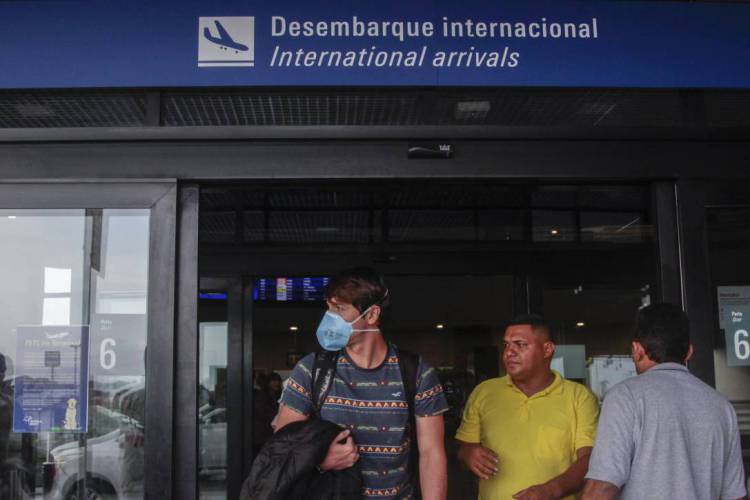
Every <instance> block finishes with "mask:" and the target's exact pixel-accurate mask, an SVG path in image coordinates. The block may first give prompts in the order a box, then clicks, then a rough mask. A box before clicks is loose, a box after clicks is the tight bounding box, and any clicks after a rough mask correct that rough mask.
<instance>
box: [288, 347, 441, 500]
mask: <svg viewBox="0 0 750 500" xmlns="http://www.w3.org/2000/svg"><path fill="white" fill-rule="evenodd" d="M314 358H315V355H314V354H308V355H307V356H305V357H304V358H302V359H301V360H300V362H299V363H297V366H296V367H295V368H294V371H292V374H291V376H290V377H289V381H288V383H287V386H286V388H285V389H284V393H283V394H282V396H281V403H282V404H285V405H287V406H289V407H290V408H292V409H293V410H296V411H297V412H299V413H302V414H304V415H310V414H311V413H312V411H313V404H312V400H311V392H312V389H311V387H312V375H311V370H312V365H313V360H314ZM416 382H417V384H416V387H417V394H416V396H415V398H414V410H415V414H416V415H417V417H425V416H431V415H438V414H440V413H443V412H444V411H446V410H447V409H448V403H447V401H446V399H445V395H444V394H443V386H442V385H441V384H440V380H439V379H438V376H437V373H436V372H435V370H434V369H433V368H432V367H430V366H429V365H428V364H427V363H425V361H424V360H423V359H422V358H421V357H420V358H419V367H418V369H417V381H416ZM320 413H321V417H322V418H323V419H325V420H329V421H331V422H335V423H337V424H339V425H340V426H342V427H344V428H347V429H349V430H351V432H352V438H353V439H354V442H355V444H356V445H357V446H358V448H359V466H360V469H361V471H362V482H363V490H362V497H363V498H381V499H404V500H405V499H409V498H413V488H412V485H411V484H409V473H408V472H409V471H408V470H407V468H408V465H409V450H410V446H411V443H410V442H409V441H410V439H409V429H408V425H409V407H408V405H407V402H406V398H405V396H404V384H403V382H402V380H401V370H400V368H399V365H398V357H397V355H396V349H395V348H394V346H392V345H389V348H388V355H387V356H386V359H385V360H384V362H383V363H382V364H381V365H380V366H378V367H376V368H371V369H366V368H360V367H358V366H357V365H355V364H354V362H353V361H352V360H351V358H350V357H349V355H348V354H346V351H344V352H343V354H342V355H341V356H340V357H339V359H338V362H337V363H336V376H335V377H334V383H333V386H332V387H331V390H330V392H329V393H328V396H327V397H326V400H325V402H324V403H323V407H322V409H321V412H320Z"/></svg>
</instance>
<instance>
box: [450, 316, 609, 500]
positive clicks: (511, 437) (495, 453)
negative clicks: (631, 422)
mask: <svg viewBox="0 0 750 500" xmlns="http://www.w3.org/2000/svg"><path fill="white" fill-rule="evenodd" d="M554 353H555V344H554V343H553V342H552V338H551V332H550V327H549V324H548V323H547V322H546V321H545V320H544V319H543V318H542V317H541V316H538V315H533V314H532V315H525V316H520V317H518V318H516V319H514V320H513V321H512V322H511V323H510V324H509V325H508V326H507V328H506V329H505V336H504V349H503V356H502V360H503V363H504V365H505V370H506V372H507V375H506V376H504V377H500V378H494V379H490V380H487V381H485V382H483V383H481V384H479V385H478V386H477V387H476V388H475V389H474V391H473V392H472V393H471V396H469V400H468V402H467V403H466V408H465V409H464V415H463V420H462V421H461V426H460V427H459V429H458V431H457V432H456V439H457V440H458V441H459V443H460V448H459V451H458V458H459V459H460V460H461V461H462V462H463V463H464V464H465V465H466V466H467V467H468V468H469V470H471V471H472V472H473V473H474V474H475V475H476V476H477V477H479V479H481V481H480V482H479V499H480V500H508V499H510V498H513V499H516V500H553V499H559V498H566V499H572V498H574V497H573V496H572V495H573V494H575V493H576V492H578V491H580V490H581V488H582V487H583V480H584V474H585V473H586V469H587V467H588V462H589V455H590V454H591V447H592V446H593V444H594V434H595V432H596V421H597V417H598V414H599V405H598V403H597V401H596V397H595V396H594V395H593V394H592V393H591V391H589V390H588V389H587V388H586V387H584V386H582V385H581V384H577V383H575V382H571V381H568V380H565V379H563V378H562V377H561V376H560V374H559V373H556V372H553V371H552V370H551V369H550V363H551V361H552V356H553V354H554Z"/></svg>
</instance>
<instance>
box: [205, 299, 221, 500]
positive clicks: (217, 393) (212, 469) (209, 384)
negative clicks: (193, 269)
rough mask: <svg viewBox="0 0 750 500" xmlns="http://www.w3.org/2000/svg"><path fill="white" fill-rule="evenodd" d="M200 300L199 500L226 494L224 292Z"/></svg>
mask: <svg viewBox="0 0 750 500" xmlns="http://www.w3.org/2000/svg"><path fill="white" fill-rule="evenodd" d="M201 297H204V298H201V299H200V301H199V309H198V318H199V328H198V336H199V337H198V344H199V354H198V359H199V366H200V368H199V373H198V377H199V378H198V380H199V384H200V385H199V387H198V391H199V393H198V447H199V453H198V492H199V498H200V499H201V500H224V499H226V498H227V355H228V323H227V301H226V294H202V295H201Z"/></svg>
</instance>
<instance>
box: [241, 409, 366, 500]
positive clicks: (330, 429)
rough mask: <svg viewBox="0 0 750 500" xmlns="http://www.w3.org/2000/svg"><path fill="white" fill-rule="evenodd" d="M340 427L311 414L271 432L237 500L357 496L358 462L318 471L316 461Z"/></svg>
mask: <svg viewBox="0 0 750 500" xmlns="http://www.w3.org/2000/svg"><path fill="white" fill-rule="evenodd" d="M342 430H343V429H342V428H341V427H339V426H338V425H336V424H334V423H333V422H328V421H326V420H320V419H317V418H312V419H309V420H306V421H304V422H293V423H291V424H288V425H286V426H285V427H284V428H283V429H281V430H280V431H279V432H277V433H276V434H274V435H273V437H272V438H271V439H270V440H269V441H268V442H267V443H266V444H265V446H264V447H263V449H262V450H261V451H260V453H259V454H258V456H257V457H256V458H255V461H254V462H253V466H252V469H251V470H250V475H249V476H248V478H247V479H246V480H245V483H244V484H243V485H242V492H241V493H240V500H303V499H305V500H309V499H316V500H318V499H319V500H359V499H360V498H361V495H362V490H361V489H362V478H361V476H360V471H359V465H358V464H354V467H350V468H349V469H345V470H342V471H330V472H326V473H323V474H321V473H320V472H319V471H318V469H317V465H318V464H320V463H321V462H322V461H323V459H324V458H325V456H326V453H327V451H328V447H329V446H330V444H331V442H332V441H333V439H334V438H335V437H336V436H337V435H338V433H339V432H341V431H342Z"/></svg>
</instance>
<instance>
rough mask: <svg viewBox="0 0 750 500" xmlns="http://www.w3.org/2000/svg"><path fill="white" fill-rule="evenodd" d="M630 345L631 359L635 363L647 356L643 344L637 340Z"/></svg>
mask: <svg viewBox="0 0 750 500" xmlns="http://www.w3.org/2000/svg"><path fill="white" fill-rule="evenodd" d="M630 345H631V349H632V350H633V361H635V362H636V363H637V362H638V361H641V360H642V359H643V358H645V357H646V356H647V355H646V349H645V348H644V347H643V344H641V343H640V342H638V341H637V340H634V341H633V342H632V343H631V344H630Z"/></svg>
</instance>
